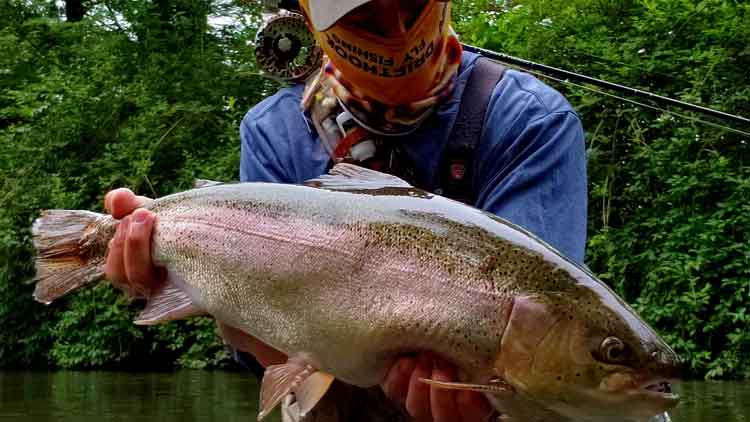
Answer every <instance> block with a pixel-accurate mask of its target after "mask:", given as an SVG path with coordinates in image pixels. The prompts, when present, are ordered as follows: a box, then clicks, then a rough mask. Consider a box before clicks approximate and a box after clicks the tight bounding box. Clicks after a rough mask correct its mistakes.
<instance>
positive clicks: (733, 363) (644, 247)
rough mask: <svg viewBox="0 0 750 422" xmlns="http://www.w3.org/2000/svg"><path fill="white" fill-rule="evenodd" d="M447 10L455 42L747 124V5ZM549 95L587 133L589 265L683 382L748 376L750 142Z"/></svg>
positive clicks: (656, 115) (647, 0)
mask: <svg viewBox="0 0 750 422" xmlns="http://www.w3.org/2000/svg"><path fill="white" fill-rule="evenodd" d="M457 6H458V9H459V10H461V16H462V18H460V19H459V20H458V22H457V27H458V28H459V31H460V32H461V33H463V34H464V38H463V40H464V41H465V42H469V43H474V44H477V45H480V46H484V47H487V48H491V49H495V50H498V51H502V52H505V53H507V54H511V55H518V56H521V57H524V58H527V59H530V60H538V61H541V62H543V63H546V64H549V65H553V66H558V67H562V68H565V69H570V70H574V71H578V72H582V73H584V74H587V75H591V76H594V77H600V78H603V79H606V80H610V81H614V82H618V83H621V84H625V85H630V86H635V87H640V88H642V89H647V90H651V91H656V92H658V93H660V94H662V95H668V96H672V97H676V98H678V99H681V100H683V101H688V102H695V103H700V104H705V105H709V106H711V107H713V108H717V109H719V110H726V111H728V112H732V113H736V114H740V115H744V116H750V84H749V83H748V82H749V81H748V79H747V69H748V67H750V47H748V45H750V25H747V22H750V6H748V5H747V4H741V3H738V2H734V1H725V0H706V1H699V2H693V1H687V0H643V1H632V0H574V1H572V2H555V1H549V0H526V1H522V2H518V3H517V4H516V3H512V4H511V5H510V7H508V8H504V7H500V6H499V5H498V4H497V2H490V1H482V2H480V1H476V2H469V1H462V2H459V3H458V5H457ZM552 83H554V81H552ZM558 87H559V88H560V89H561V90H562V91H563V92H564V93H565V94H566V96H567V97H568V98H569V99H570V100H571V102H572V103H573V104H574V106H575V107H576V109H577V110H578V111H579V112H580V114H581V116H582V118H583V121H584V126H585V127H586V129H587V132H588V133H587V152H588V159H589V183H590V192H591V194H590V209H589V214H590V215H589V221H590V225H589V235H590V238H589V245H588V259H587V261H588V264H589V266H591V267H592V269H593V270H594V272H595V273H597V274H599V275H600V276H601V277H602V279H604V280H605V281H606V282H608V283H609V284H611V285H612V286H613V287H615V288H616V289H617V291H618V292H620V293H621V294H622V295H623V296H624V297H625V298H626V299H627V300H628V301H629V302H631V303H633V304H634V306H635V308H636V309H637V310H638V311H639V313H640V314H641V315H642V316H643V317H644V318H645V319H646V320H648V321H649V322H650V323H651V324H652V325H654V327H655V328H657V330H658V331H660V332H661V333H662V334H663V335H664V336H665V338H666V339H667V340H668V341H669V342H670V344H672V345H673V346H674V347H675V349H676V350H677V352H678V353H679V354H680V355H682V356H683V357H684V358H685V360H686V366H687V369H688V372H689V373H690V374H692V375H694V376H701V377H702V376H705V377H709V378H716V377H724V378H729V377H737V378H748V377H750V330H748V328H747V327H748V323H749V322H750V320H749V318H750V212H749V211H750V205H749V204H750V145H748V144H750V139H748V137H747V136H742V135H739V134H736V133H734V132H730V131H725V130H722V129H718V128H716V127H713V126H709V125H704V124H699V123H694V122H691V121H690V120H686V119H680V118H675V117H673V116H672V115H669V114H665V113H663V112H661V111H654V110H651V109H648V108H642V107H635V106H633V105H631V104H628V103H624V102H622V101H619V100H614V99H612V98H608V97H606V96H602V95H595V94H592V92H591V90H589V89H585V88H586V87H575V86H570V85H558ZM740 129H744V130H746V131H747V130H748V129H750V128H747V127H745V128H740Z"/></svg>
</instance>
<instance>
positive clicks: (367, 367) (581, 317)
mask: <svg viewBox="0 0 750 422" xmlns="http://www.w3.org/2000/svg"><path fill="white" fill-rule="evenodd" d="M147 208H149V209H150V210H151V211H153V212H154V213H155V214H156V216H157V223H156V225H155V228H154V232H153V239H152V240H153V246H152V257H153V260H154V262H155V263H156V264H157V265H161V266H164V267H166V268H167V272H168V274H169V276H168V280H167V282H166V283H165V284H164V285H163V286H159V287H158V288H155V289H153V290H151V291H148V292H145V296H146V298H147V299H148V301H147V305H146V307H145V309H144V311H143V313H142V314H141V315H140V316H139V318H138V319H137V320H136V323H138V324H157V323H161V322H165V321H170V320H175V319H179V318H186V317H189V316H193V315H201V314H208V315H211V316H213V317H215V318H216V319H218V320H220V321H222V322H224V323H226V324H228V325H230V326H233V327H236V328H239V329H241V330H243V331H246V332H247V333H249V334H251V335H253V336H255V337H257V338H258V339H260V340H262V341H263V342H265V343H267V344H269V345H271V346H273V347H274V348H276V349H278V350H280V351H282V352H284V353H286V354H287V355H288V356H290V359H289V361H288V362H287V363H286V364H283V365H276V366H272V367H269V368H267V370H266V372H265V375H264V378H263V382H262V386H261V413H260V415H259V419H261V418H263V417H264V416H265V415H267V414H268V412H269V411H270V410H272V409H273V408H274V407H275V406H276V405H278V404H279V402H281V400H282V399H284V397H286V396H287V395H289V394H290V393H294V398H295V399H296V401H297V405H298V406H299V409H298V410H299V412H300V414H302V415H304V414H306V413H307V412H309V411H310V410H311V409H312V408H313V407H314V406H315V405H316V403H317V402H318V401H319V400H320V399H321V397H323V395H324V394H325V392H326V390H327V389H328V388H329V386H330V385H331V383H332V381H333V380H334V379H338V380H341V381H343V382H344V383H348V384H351V385H354V386H357V387H362V388H365V387H371V386H374V385H377V384H378V383H380V382H381V381H382V380H383V378H384V376H385V373H386V370H387V369H388V368H389V366H390V365H391V363H392V362H393V360H394V359H395V358H396V357H397V356H398V355H400V354H402V353H408V352H415V351H431V352H434V353H436V354H437V355H439V356H441V357H443V358H444V359H446V360H448V361H450V362H452V363H453V364H455V365H456V367H457V368H458V369H459V373H460V382H455V383H448V382H439V381H435V380H424V382H426V383H429V384H432V385H434V386H437V387H441V388H447V389H458V390H474V391H479V392H482V393H484V394H485V396H486V397H487V398H488V399H489V401H490V402H491V403H492V404H493V405H494V406H495V407H496V408H497V409H498V410H499V411H501V412H502V413H503V414H506V415H509V416H510V417H511V418H512V420H518V421H522V422H529V421H545V422H549V421H568V420H569V421H639V420H646V419H648V418H650V417H652V416H654V415H657V414H660V413H662V412H664V411H666V410H668V409H670V408H671V407H673V406H674V405H675V404H676V403H677V402H678V396H677V395H676V394H674V393H673V392H672V387H671V382H673V380H674V379H676V377H677V376H678V375H677V372H678V367H679V359H678V357H677V356H676V355H675V353H674V352H673V351H672V349H670V348H669V346H667V345H666V344H665V343H664V342H663V341H662V340H661V339H660V338H659V336H658V335H657V334H656V333H655V332H654V330H653V329H651V328H650V327H649V326H648V325H647V324H646V323H645V322H644V321H643V320H642V319H641V318H639V317H638V315H637V314H636V313H635V312H634V311H633V310H632V309H631V308H630V307H629V306H628V305H627V304H626V303H625V302H624V301H623V300H622V299H620V298H619V297H618V296H617V295H616V294H615V293H614V292H613V291H612V290H610V289H609V288H608V287H607V286H606V285H605V284H604V283H602V282H601V281H599V280H597V278H596V277H595V276H594V275H592V274H591V273H590V272H588V271H587V270H586V269H584V268H582V267H580V266H578V265H576V264H574V263H573V262H571V261H569V260H568V259H566V258H565V257H563V256H562V255H561V254H560V253H558V252H557V251H555V250H554V249H553V248H552V247H550V246H549V245H547V244H545V243H544V242H542V241H541V240H539V239H537V238H536V237H534V236H533V235H531V234H529V233H528V232H526V231H524V230H523V229H521V228H519V227H517V226H515V225H513V224H511V223H509V222H507V221H505V220H502V219H500V218H498V217H496V216H494V215H491V214H489V213H486V212H483V211H480V210H477V209H475V208H472V207H469V206H466V205H463V204H461V203H458V202H454V201H451V200H448V199H446V198H442V197H440V196H436V195H432V194H428V193H426V192H424V191H421V190H419V189H416V188H414V187H412V186H410V185H408V184H407V183H406V182H404V181H403V180H401V179H398V178H395V177H393V176H388V175H384V174H382V173H378V172H374V171H371V170H365V169H362V168H359V167H356V166H351V165H338V166H336V167H334V169H333V170H332V171H331V173H329V174H328V175H324V176H322V177H320V178H318V179H314V180H311V181H309V182H308V183H306V184H305V185H283V184H273V183H243V184H230V185H217V186H210V187H205V188H200V189H193V190H189V191H186V192H182V193H177V194H174V195H170V196H166V197H163V198H160V199H157V200H155V201H153V202H152V203H150V204H149V205H148V206H147ZM117 224H118V221H117V220H115V219H113V218H111V217H110V216H107V215H102V214H96V213H91V212H87V211H64V210H53V211H46V212H45V213H44V214H43V215H42V216H41V217H40V218H39V219H38V220H37V221H36V222H35V224H34V227H33V233H34V242H35V246H36V248H37V250H38V258H37V286H36V291H35V298H36V299H37V300H38V301H41V302H44V303H50V302H51V301H53V300H54V299H56V298H58V297H60V296H62V295H64V294H66V293H68V292H69V291H72V290H74V289H76V288H78V287H80V286H83V285H85V284H87V283H91V282H93V281H96V280H99V279H101V278H102V276H103V263H104V260H105V256H106V253H107V245H108V242H109V240H110V239H111V237H112V236H113V234H114V232H115V229H116V226H117Z"/></svg>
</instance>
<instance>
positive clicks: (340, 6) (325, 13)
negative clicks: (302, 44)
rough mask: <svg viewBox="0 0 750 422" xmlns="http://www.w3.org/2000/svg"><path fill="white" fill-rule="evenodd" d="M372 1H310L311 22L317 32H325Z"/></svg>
mask: <svg viewBox="0 0 750 422" xmlns="http://www.w3.org/2000/svg"><path fill="white" fill-rule="evenodd" d="M370 1H371V0H309V2H308V6H309V7H310V20H311V21H312V24H313V28H315V30H316V31H324V30H326V29H328V28H329V27H330V26H331V25H333V24H334V23H336V22H337V21H338V20H339V19H341V18H342V17H344V15H346V14H347V13H349V12H351V11H352V10H354V9H356V8H357V7H359V6H362V5H363V4H365V3H368V2H370Z"/></svg>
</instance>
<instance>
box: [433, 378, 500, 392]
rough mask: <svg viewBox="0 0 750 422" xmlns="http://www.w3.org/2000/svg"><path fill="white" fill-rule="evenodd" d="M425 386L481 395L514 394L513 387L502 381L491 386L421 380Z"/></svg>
mask: <svg viewBox="0 0 750 422" xmlns="http://www.w3.org/2000/svg"><path fill="white" fill-rule="evenodd" d="M419 380H420V381H422V382H423V383H425V384H428V385H432V386H434V387H438V388H443V389H446V390H469V391H476V392H479V393H492V394H507V393H512V392H514V391H515V390H514V388H513V386H511V385H510V384H508V383H507V382H505V381H502V380H496V381H492V382H490V383H489V384H470V383H464V382H447V381H435V380H432V379H429V378H420V379H419Z"/></svg>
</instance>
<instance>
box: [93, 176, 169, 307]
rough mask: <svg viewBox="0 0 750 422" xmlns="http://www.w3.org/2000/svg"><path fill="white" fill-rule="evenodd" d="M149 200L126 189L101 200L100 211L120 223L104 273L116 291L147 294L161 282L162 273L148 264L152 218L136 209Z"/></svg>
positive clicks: (115, 191) (147, 212)
mask: <svg viewBox="0 0 750 422" xmlns="http://www.w3.org/2000/svg"><path fill="white" fill-rule="evenodd" d="M149 201H151V199H150V198H146V197H145V196H136V195H135V194H134V193H133V192H132V191H131V190H130V189H124V188H122V189H115V190H113V191H110V192H109V193H107V195H106V196H105V197H104V208H105V209H106V210H107V211H108V212H109V213H110V214H112V216H113V217H115V218H117V219H120V220H121V221H120V225H119V226H118V227H117V232H116V233H115V237H114V238H112V240H111V241H110V242H109V252H108V254H107V262H106V264H105V266H104V272H105V275H106V277H107V279H108V280H109V281H111V282H112V284H114V285H115V286H116V287H120V288H123V289H125V290H127V291H130V292H139V293H147V292H149V291H151V289H153V288H154V287H155V286H157V285H158V284H160V283H161V282H163V281H164V278H165V276H166V272H165V271H164V270H163V269H161V268H157V267H155V266H154V264H153V263H152V262H151V230H152V229H153V226H154V221H155V217H154V215H153V214H152V213H151V212H150V211H148V210H145V209H141V208H140V207H142V206H144V205H146V204H147V203H148V202H149Z"/></svg>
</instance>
